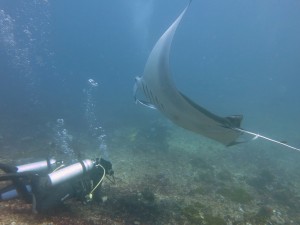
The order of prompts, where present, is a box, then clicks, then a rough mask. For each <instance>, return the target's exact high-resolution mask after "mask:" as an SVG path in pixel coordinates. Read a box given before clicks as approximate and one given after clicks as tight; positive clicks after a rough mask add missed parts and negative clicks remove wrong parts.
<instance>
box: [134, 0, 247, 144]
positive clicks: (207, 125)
mask: <svg viewBox="0 0 300 225" xmlns="http://www.w3.org/2000/svg"><path fill="white" fill-rule="evenodd" d="M190 3H191V1H190V2H189V4H188V5H187V6H186V8H185V9H184V10H183V11H182V13H181V14H180V15H179V16H178V17H177V19H176V20H175V21H174V22H173V23H172V25H171V26H170V27H169V28H168V29H167V30H166V31H165V33H164V34H163V35H162V36H161V37H160V39H159V40H158V41H157V43H156V44H155V46H154V48H153V49H152V51H151V53H150V56H149V58H148V60H147V63H146V66H145V70H144V73H143V76H142V77H137V78H136V84H135V91H134V92H136V90H137V89H139V90H142V92H143V93H144V95H145V97H146V99H147V101H148V102H146V101H144V100H138V99H137V98H136V97H135V99H136V102H139V103H141V104H143V105H145V106H148V107H150V108H156V109H158V110H159V111H161V112H162V113H163V114H164V115H165V116H166V117H167V118H169V119H170V120H171V121H173V122H174V123H175V124H177V125H179V126H181V127H183V128H185V129H187V130H190V131H193V132H196V133H199V134H202V135H204V136H206V137H208V138H211V139H214V140H216V141H219V142H221V143H223V144H225V145H232V144H234V143H236V139H237V138H238V137H239V135H240V134H241V132H240V131H237V130H234V129H232V128H235V127H237V128H239V125H240V123H241V120H242V117H241V116H234V117H228V118H223V117H219V116H216V115H214V114H213V113H211V112H209V111H208V110H206V109H204V108H203V107H201V106H199V105H197V104H196V103H194V102H193V101H192V100H190V99H189V98H188V97H186V96H185V95H183V94H182V93H180V92H179V91H178V90H177V89H176V86H175V85H174V83H173V81H172V79H171V74H170V69H169V53H170V48H171V43H172V39H173V37H174V34H175V31H176V29H177V27H178V24H179V23H180V21H181V19H182V17H183V16H184V14H185V12H186V10H187V9H188V7H189V5H190Z"/></svg>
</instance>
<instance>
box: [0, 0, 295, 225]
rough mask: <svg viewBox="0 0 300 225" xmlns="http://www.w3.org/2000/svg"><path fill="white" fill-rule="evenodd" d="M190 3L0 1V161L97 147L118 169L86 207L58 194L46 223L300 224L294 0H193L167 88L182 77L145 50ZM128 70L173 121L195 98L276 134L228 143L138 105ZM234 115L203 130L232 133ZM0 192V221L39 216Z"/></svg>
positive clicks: (87, 152) (70, 156)
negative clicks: (60, 206)
mask: <svg viewBox="0 0 300 225" xmlns="http://www.w3.org/2000/svg"><path fill="white" fill-rule="evenodd" d="M187 4H188V1H187V0H186V1H183V0H165V1H159V0H128V1H119V0H117V1H109V2H105V1H94V0H93V1H89V2H83V1H70V0H66V1H47V0H44V1H15V0H2V1H0V58H1V60H0V162H1V163H9V164H10V163H12V164H20V163H23V162H24V161H26V162H28V161H35V160H36V159H41V158H45V157H55V158H57V159H62V160H64V161H66V162H68V163H74V162H76V161H77V160H82V159H86V158H96V157H100V156H101V157H102V158H104V159H106V160H109V161H110V162H111V163H112V165H113V169H114V171H115V178H116V180H115V184H112V183H110V182H109V181H107V180H106V181H104V182H103V184H102V188H101V195H102V197H101V198H100V200H99V201H98V202H93V203H91V205H92V207H87V206H85V205H83V204H81V203H80V202H75V203H74V202H72V204H69V203H66V204H67V205H68V204H69V205H70V210H69V211H68V212H67V213H66V214H54V215H52V216H51V217H45V218H43V221H44V222H45V223H47V222H53V223H54V224H67V223H74V221H73V220H72V219H74V220H77V221H79V222H78V223H79V224H115V223H117V224H298V223H300V216H299V215H300V212H299V207H300V198H299V196H300V192H299V187H300V174H299V163H298V162H299V160H300V152H298V151H294V150H293V149H290V148H286V146H284V145H291V146H295V147H296V148H299V147H300V130H299V127H300V119H299V115H300V104H299V97H300V89H299V84H300V76H299V74H300V67H299V62H300V45H299V40H300V2H298V1H296V0H287V1H280V0H275V1H271V0H266V1H258V0H255V1H249V0H244V1H233V0H229V1H220V0H216V1H209V2H208V1H200V0H194V1H192V2H191V4H190V6H189V8H188V10H187V11H186V13H185V15H184V17H182V18H181V21H180V24H179V25H178V27H177V30H176V27H175V30H176V34H175V35H174V38H173V42H172V47H171V49H170V57H169V56H167V57H166V59H167V61H166V62H168V63H170V73H171V74H172V80H173V81H172V82H174V87H175V86H176V88H177V89H178V90H179V91H180V92H178V93H180V95H178V96H179V97H178V96H177V98H176V99H177V100H174V99H175V98H172V96H173V95H169V96H167V94H166V93H167V92H168V93H169V94H170V93H171V94H172V93H175V92H174V90H176V91H177V89H174V90H171V89H169V90H167V89H162V90H159V89H156V87H157V86H158V84H159V82H157V81H154V80H153V72H157V71H159V72H160V70H165V69H166V68H165V65H163V66H161V65H162V64H159V65H160V66H161V67H158V70H156V69H153V70H152V68H151V69H149V65H150V67H151V66H152V65H153V63H152V64H151V57H152V61H153V60H154V61H155V60H156V59H160V58H159V56H160V54H155V53H153V51H152V53H153V54H152V55H151V56H150V57H149V58H148V56H149V55H150V53H151V50H152V49H153V46H154V45H155V43H156V42H157V41H158V40H159V38H160V37H161V36H162V34H163V33H164V32H165V31H166V30H167V29H168V27H169V26H170V25H171V24H172V23H173V22H174V21H175V19H176V18H177V17H178V16H179V14H180V13H181V12H182V10H183V9H184V8H185V7H186V5H187ZM179 20H180V19H179ZM175 30H174V32H175ZM171 39H172V37H171ZM162 46H164V45H162ZM162 49H163V48H162ZM166 52H167V51H166ZM168 57H169V58H168ZM147 59H148V63H149V61H150V63H149V64H147V66H148V67H147V66H146V69H145V70H144V67H145V64H146V62H147ZM168 60H169V61H168ZM155 62H156V61H155ZM158 62H160V61H159V60H158ZM154 64H155V63H154ZM166 70H167V71H168V69H166ZM149 71H150V72H151V73H150V72H149ZM144 72H146V75H145V74H144ZM157 74H160V73H157ZM135 77H138V79H144V80H143V82H144V83H142V85H141V83H138V85H140V86H139V87H140V88H141V89H142V90H144V91H143V92H144V94H145V95H146V98H147V97H148V98H150V102H151V100H152V102H151V103H152V104H153V103H154V105H156V108H159V109H160V111H161V112H162V113H163V114H164V115H166V116H167V117H168V118H170V119H171V120H173V121H175V120H174V119H172V113H174V112H175V110H174V108H172V107H174V105H175V107H176V104H177V103H178V102H180V101H181V105H177V106H178V108H177V109H176V110H177V111H176V113H179V114H177V116H178V115H179V118H184V116H186V115H189V116H187V118H190V117H191V116H193V115H194V114H193V113H191V108H187V107H186V106H189V104H190V106H191V107H194V106H195V104H199V105H201V107H204V108H205V109H207V110H208V111H209V112H212V113H214V114H216V115H218V116H220V117H222V118H223V117H227V116H230V115H243V123H242V125H241V127H242V128H243V129H245V130H246V131H247V130H250V131H253V132H255V134H256V133H257V134H258V135H266V136H267V137H270V138H274V139H275V140H277V141H278V142H279V145H278V144H276V143H272V142H268V141H265V140H262V139H260V138H257V139H255V140H253V141H249V142H246V143H243V144H238V145H234V146H231V147H226V146H224V145H222V144H220V143H218V142H216V141H213V140H210V139H208V138H205V137H203V136H201V135H197V134H194V133H192V132H190V131H188V130H193V129H192V128H191V127H192V125H191V124H188V123H187V121H184V122H182V123H181V122H178V123H177V124H179V125H180V126H182V127H185V128H187V129H188V130H184V129H182V128H180V127H178V126H176V125H175V124H173V123H172V122H170V121H169V120H168V119H167V118H165V117H164V116H163V115H162V114H160V113H159V112H158V110H149V109H147V108H145V107H142V106H140V105H138V104H135V102H134V99H133V97H132V91H133V87H132V86H133V83H134V79H135ZM151 79H152V80H151ZM138 81H139V80H138ZM172 84H173V83H172ZM147 85H148V86H147ZM148 87H149V91H145V88H146V89H147V88H148ZM162 87H164V86H163V85H162ZM152 91H153V93H152ZM150 92H151V94H149V93H150ZM181 93H183V94H184V95H183V94H181ZM152 94H153V95H154V96H156V97H151V96H152ZM166 96H167V97H166ZM174 96H175V95H174ZM180 96H181V97H180ZM186 96H188V98H191V99H192V100H193V102H195V103H191V102H190V100H189V99H188V98H187V97H186ZM175 97H176V96H175ZM151 98H152V99H151ZM180 98H181V99H180ZM148 100H149V99H148ZM169 100H170V101H173V100H174V102H175V104H174V105H172V104H170V105H169V104H168V103H169V102H170V101H169ZM142 103H144V105H147V104H148V103H147V102H143V101H142ZM148 106H149V104H148ZM182 106H184V107H182ZM198 109H199V108H198ZM201 112H202V113H203V112H204V111H201ZM204 114H205V116H207V115H208V114H207V112H206V111H205V113H204ZM208 117H211V115H210V114H209V116H208ZM211 118H213V119H215V117H211ZM211 118H210V119H211ZM177 119H178V118H177ZM206 119H207V118H206V117H204V120H206ZM207 121H208V119H207ZM207 123H211V122H207ZM187 124H188V125H187ZM231 125H232V124H231ZM231 125H230V128H234V129H233V131H232V132H234V133H235V134H234V137H230V138H228V139H226V138H223V136H222V137H220V136H218V137H216V135H211V134H208V130H205V129H204V130H202V131H201V132H198V133H202V134H203V135H204V136H208V137H210V138H212V139H215V140H217V141H219V142H221V143H224V144H225V145H228V144H232V142H234V141H235V140H236V138H237V136H236V133H238V136H239V135H240V132H242V133H243V130H240V129H239V125H240V124H239V123H238V124H237V123H235V122H234V123H233V125H232V126H231ZM236 128H238V129H236ZM216 129H217V128H216ZM235 129H236V130H235ZM220 130H222V132H223V130H226V128H223V127H222V128H220ZM222 134H224V135H225V134H226V131H224V133H222ZM227 134H228V133H227ZM242 136H245V134H242ZM254 137H261V136H257V135H256V136H255V135H254ZM229 139H230V140H229ZM282 144H283V145H282ZM0 204H1V211H3V212H4V211H5V216H4V214H1V215H0V222H4V223H12V222H17V223H31V224H39V223H40V221H39V220H37V218H36V217H35V216H34V215H32V214H31V212H30V210H28V207H27V206H26V204H24V203H22V202H21V201H18V202H14V201H10V202H9V204H10V206H7V205H6V206H4V205H2V202H0ZM22 204H23V205H22ZM16 205H19V206H18V207H20V208H22V209H23V210H24V211H25V212H27V211H28V212H27V213H23V212H22V213H20V210H14V207H17V206H16ZM20 205H21V206H20ZM26 207H27V208H26ZM26 210H27V211H26Z"/></svg>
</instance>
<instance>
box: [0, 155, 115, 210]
mask: <svg viewBox="0 0 300 225" xmlns="http://www.w3.org/2000/svg"><path fill="white" fill-rule="evenodd" d="M0 170H2V171H3V172H4V173H3V174H1V173H0V182H1V181H11V182H10V184H9V185H8V186H6V187H4V188H2V189H0V202H1V201H5V200H10V199H14V198H18V197H20V198H22V199H23V200H24V201H25V202H26V203H28V204H32V210H33V212H35V213H48V212H51V211H52V210H54V209H56V208H57V207H59V206H63V203H64V202H65V201H66V200H68V199H71V198H75V199H77V200H79V201H81V202H83V203H87V202H90V201H91V200H93V199H94V198H96V197H97V196H95V195H96V193H97V191H99V189H100V188H99V187H100V186H101V183H102V181H103V179H104V177H107V176H111V177H112V178H113V181H114V176H113V175H114V171H113V170H112V164H111V163H110V162H109V161H107V160H104V159H102V158H100V159H99V158H96V159H95V160H91V159H85V160H80V161H78V162H76V163H73V164H71V165H68V166H65V165H64V164H63V162H62V161H56V160H55V159H53V158H52V159H47V160H42V161H39V162H34V163H29V164H24V165H20V166H11V165H7V164H3V163H0ZM107 178H108V177H107ZM108 179H109V178H108ZM109 180H111V179H109ZM111 181H112V180H111Z"/></svg>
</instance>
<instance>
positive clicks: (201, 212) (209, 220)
mask: <svg viewBox="0 0 300 225" xmlns="http://www.w3.org/2000/svg"><path fill="white" fill-rule="evenodd" d="M182 214H183V215H184V216H185V217H186V219H187V220H188V222H189V224H192V225H194V224H195V225H196V224H197V225H225V224H226V222H225V221H224V219H223V218H221V217H219V216H213V215H211V214H210V213H207V208H206V207H205V206H204V205H203V204H201V203H199V202H196V203H193V204H191V205H188V206H186V207H184V208H183V210H182Z"/></svg>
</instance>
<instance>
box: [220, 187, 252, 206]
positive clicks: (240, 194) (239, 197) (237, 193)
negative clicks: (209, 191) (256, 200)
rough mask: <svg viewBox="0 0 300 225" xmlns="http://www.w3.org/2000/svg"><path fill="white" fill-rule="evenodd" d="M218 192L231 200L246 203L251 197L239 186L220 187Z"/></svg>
mask: <svg viewBox="0 0 300 225" xmlns="http://www.w3.org/2000/svg"><path fill="white" fill-rule="evenodd" d="M218 193H219V194H221V195H223V196H224V197H225V198H228V199H230V200H231V201H234V202H238V203H242V204H246V203H249V202H251V201H252V199H253V197H252V196H251V195H250V194H249V193H248V192H247V191H246V190H245V189H243V188H241V187H232V188H221V189H220V190H219V191H218Z"/></svg>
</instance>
